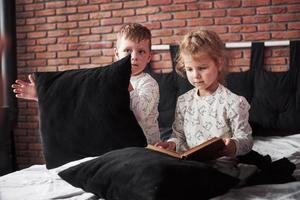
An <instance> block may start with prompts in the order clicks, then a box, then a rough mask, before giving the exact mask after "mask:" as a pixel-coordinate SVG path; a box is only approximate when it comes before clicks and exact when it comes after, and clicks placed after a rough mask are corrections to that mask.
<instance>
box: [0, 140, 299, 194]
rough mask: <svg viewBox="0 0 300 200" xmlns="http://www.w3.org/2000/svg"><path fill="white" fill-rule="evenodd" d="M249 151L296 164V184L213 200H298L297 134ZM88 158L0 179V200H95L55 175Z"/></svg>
mask: <svg viewBox="0 0 300 200" xmlns="http://www.w3.org/2000/svg"><path fill="white" fill-rule="evenodd" d="M253 149H254V150H256V151H258V152H260V153H261V154H263V155H266V154H269V155H270V156H271V157H272V159H273V160H277V159H280V158H282V157H286V158H288V159H289V160H290V161H292V162H293V163H295V164H296V170H295V172H294V176H295V177H296V179H297V180H298V181H297V182H291V183H286V184H274V185H257V186H251V187H244V188H240V189H232V190H231V191H229V192H228V193H226V194H224V195H222V196H220V197H216V198H214V200H221V199H222V200H227V199H241V200H248V199H249V200H250V199H251V200H254V199H255V200H260V199H274V200H286V199H300V134H297V135H292V136H287V137H268V138H263V137H262V138H258V137H257V138H255V142H254V147H253ZM89 159H92V158H85V159H82V160H79V161H74V162H70V163H68V164H66V165H63V166H61V167H58V168H55V169H52V170H47V169H46V167H45V165H34V166H31V167H29V168H26V169H23V170H20V171H17V172H14V173H11V174H8V175H5V176H2V177H0V200H44V199H72V200H91V199H97V198H96V197H95V196H94V195H93V194H91V193H86V192H84V191H83V190H81V189H79V188H75V187H73V186H71V185H70V184H68V183H67V182H65V181H63V180H62V179H61V178H60V177H59V176H58V175H57V173H58V172H59V171H61V170H63V169H66V168H68V167H70V166H72V165H76V164H78V163H80V162H83V161H86V160H89Z"/></svg>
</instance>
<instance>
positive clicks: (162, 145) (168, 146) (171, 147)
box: [154, 142, 176, 151]
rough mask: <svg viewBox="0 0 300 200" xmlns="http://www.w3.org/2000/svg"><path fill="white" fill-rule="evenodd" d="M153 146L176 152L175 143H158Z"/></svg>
mask: <svg viewBox="0 0 300 200" xmlns="http://www.w3.org/2000/svg"><path fill="white" fill-rule="evenodd" d="M154 146H156V147H160V148H163V149H167V150H171V151H175V150H176V143H175V142H159V143H156V144H155V145H154Z"/></svg>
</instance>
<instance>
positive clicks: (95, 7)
mask: <svg viewBox="0 0 300 200" xmlns="http://www.w3.org/2000/svg"><path fill="white" fill-rule="evenodd" d="M99 10H100V8H99V6H98V5H88V6H79V7H78V12H79V13H86V12H87V13H89V12H95V11H99Z"/></svg>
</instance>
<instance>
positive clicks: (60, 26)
mask: <svg viewBox="0 0 300 200" xmlns="http://www.w3.org/2000/svg"><path fill="white" fill-rule="evenodd" d="M57 28H58V29H71V28H78V25H77V22H64V23H57Z"/></svg>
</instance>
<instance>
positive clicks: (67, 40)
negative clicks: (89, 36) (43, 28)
mask: <svg viewBox="0 0 300 200" xmlns="http://www.w3.org/2000/svg"><path fill="white" fill-rule="evenodd" d="M77 42H78V37H60V38H58V39H57V43H58V44H69V43H77Z"/></svg>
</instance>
